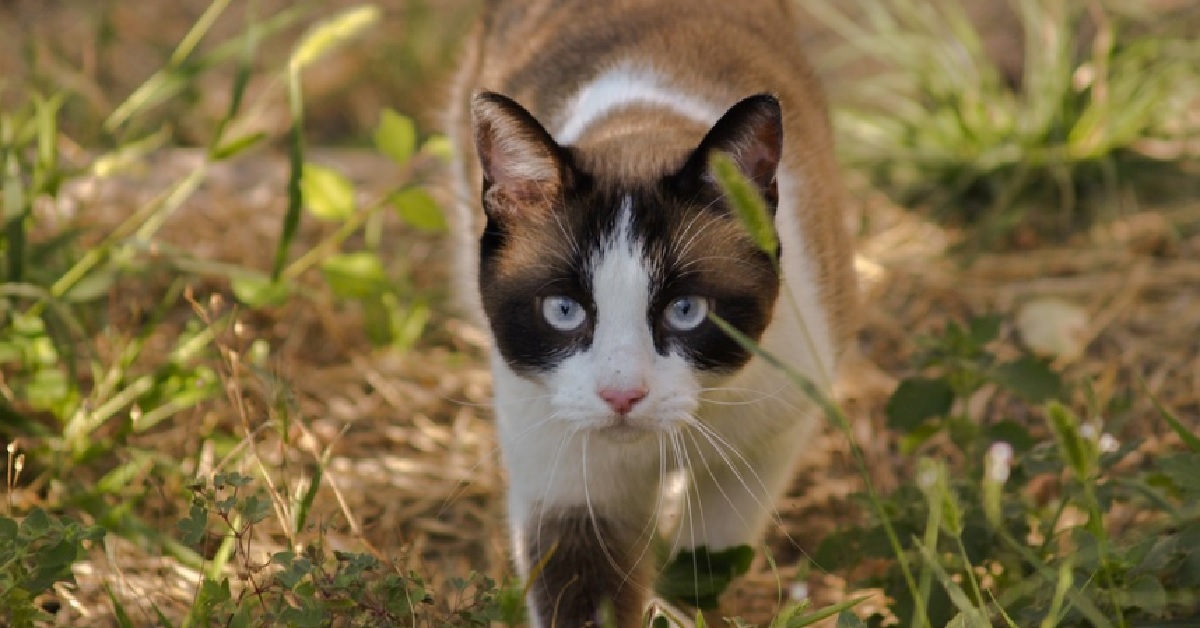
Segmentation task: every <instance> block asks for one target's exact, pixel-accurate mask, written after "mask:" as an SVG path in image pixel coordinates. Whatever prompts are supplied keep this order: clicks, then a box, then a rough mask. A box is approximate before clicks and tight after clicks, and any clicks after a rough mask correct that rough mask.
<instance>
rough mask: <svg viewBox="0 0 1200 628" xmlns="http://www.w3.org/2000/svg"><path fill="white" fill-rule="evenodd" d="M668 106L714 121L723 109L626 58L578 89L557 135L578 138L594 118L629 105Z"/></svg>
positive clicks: (560, 140) (567, 142)
mask: <svg viewBox="0 0 1200 628" xmlns="http://www.w3.org/2000/svg"><path fill="white" fill-rule="evenodd" d="M638 104H650V105H659V106H662V107H667V108H669V109H671V110H672V111H675V112H676V113H679V114H682V115H684V116H686V117H688V118H691V119H693V120H695V121H697V122H702V123H704V124H706V125H711V124H712V123H714V122H716V121H717V119H719V118H720V117H721V115H722V114H723V113H725V111H724V109H722V108H720V107H717V106H715V105H713V104H712V103H710V102H708V101H706V100H704V99H703V98H700V97H698V96H696V95H695V94H691V93H689V92H688V91H687V90H685V89H681V88H679V87H676V86H674V85H672V84H671V81H670V79H669V77H667V76H665V75H663V74H662V73H660V72H657V71H655V70H653V69H651V68H649V67H646V66H642V65H639V64H635V63H633V62H629V61H626V62H624V63H621V64H619V65H616V66H614V67H613V68H611V69H609V70H606V71H604V72H601V73H600V74H599V75H597V76H596V77H595V78H593V79H592V80H591V81H590V82H588V83H585V84H584V85H583V87H581V88H580V89H579V91H578V92H576V93H575V96H574V97H573V98H572V99H571V100H570V101H569V103H568V104H567V106H566V107H565V108H564V109H563V110H562V112H561V113H560V114H559V116H558V117H559V122H558V124H557V125H556V131H557V132H555V133H553V135H554V139H555V140H557V141H558V143H559V144H562V145H564V146H566V145H571V144H574V143H576V142H578V141H579V138H581V137H582V136H583V133H584V132H585V131H586V130H587V129H588V127H590V126H591V125H592V124H593V123H594V122H596V121H597V120H600V119H601V118H603V117H604V116H606V115H608V114H609V113H611V112H613V111H615V110H617V109H620V108H622V107H626V106H629V105H638Z"/></svg>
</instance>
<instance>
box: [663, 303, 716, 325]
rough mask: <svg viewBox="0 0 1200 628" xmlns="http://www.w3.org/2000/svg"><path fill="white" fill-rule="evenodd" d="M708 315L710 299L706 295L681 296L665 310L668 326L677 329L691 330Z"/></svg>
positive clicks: (664, 316)
mask: <svg viewBox="0 0 1200 628" xmlns="http://www.w3.org/2000/svg"><path fill="white" fill-rule="evenodd" d="M706 316H708V299H705V298H704V297H680V298H678V299H675V300H674V301H671V304H670V305H668V306H667V310H666V311H665V312H663V320H664V321H665V322H666V323H667V327H670V328H671V329H674V330H675V331H691V330H693V329H695V328H697V327H699V326H700V323H703V322H704V318H705V317H706Z"/></svg>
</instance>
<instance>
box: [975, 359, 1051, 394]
mask: <svg viewBox="0 0 1200 628" xmlns="http://www.w3.org/2000/svg"><path fill="white" fill-rule="evenodd" d="M992 377H993V379H995V380H996V382H997V383H999V384H1001V385H1003V386H1004V387H1006V388H1008V389H1009V390H1011V391H1013V392H1014V393H1016V394H1018V395H1020V396H1021V397H1022V398H1024V399H1025V400H1026V401H1029V402H1032V403H1041V402H1043V401H1048V400H1050V399H1056V398H1058V397H1059V396H1060V395H1061V394H1062V388H1063V383H1062V378H1061V377H1059V375H1058V373H1055V372H1054V371H1053V370H1051V369H1050V363H1049V362H1046V361H1044V360H1039V359H1037V358H1034V357H1031V356H1026V357H1023V358H1018V359H1016V360H1014V361H1012V362H1006V363H1004V364H1001V365H999V366H997V367H996V368H995V369H994V370H993V372H992Z"/></svg>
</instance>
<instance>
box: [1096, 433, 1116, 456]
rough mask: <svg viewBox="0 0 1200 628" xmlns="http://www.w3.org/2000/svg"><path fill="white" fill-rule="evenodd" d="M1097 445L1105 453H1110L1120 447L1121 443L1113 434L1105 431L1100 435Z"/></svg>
mask: <svg viewBox="0 0 1200 628" xmlns="http://www.w3.org/2000/svg"><path fill="white" fill-rule="evenodd" d="M1099 446H1100V451H1102V452H1104V453H1106V454H1111V453H1112V452H1114V451H1116V450H1118V449H1120V448H1121V443H1120V442H1118V441H1117V439H1116V437H1115V436H1113V435H1112V434H1109V433H1108V432H1105V433H1103V434H1101V435H1100V442H1099Z"/></svg>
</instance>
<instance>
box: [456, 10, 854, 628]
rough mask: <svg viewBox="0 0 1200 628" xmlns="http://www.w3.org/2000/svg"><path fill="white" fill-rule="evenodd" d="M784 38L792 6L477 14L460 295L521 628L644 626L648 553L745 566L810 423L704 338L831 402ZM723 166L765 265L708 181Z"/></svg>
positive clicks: (833, 210) (800, 71)
mask: <svg viewBox="0 0 1200 628" xmlns="http://www.w3.org/2000/svg"><path fill="white" fill-rule="evenodd" d="M796 24H797V23H796V20H795V19H794V16H793V14H792V12H791V10H790V8H789V6H788V1H787V0H740V1H739V2H726V1H723V0H609V1H605V2H597V1H595V0H487V1H485V3H484V6H483V9H482V15H481V17H480V19H479V22H478V23H477V25H476V28H475V30H474V31H473V33H472V34H471V35H470V36H469V38H468V43H467V44H466V49H465V51H464V53H463V58H462V60H461V65H460V68H459V70H458V73H457V74H456V77H455V80H454V85H453V88H452V94H451V101H450V104H449V106H448V108H447V112H446V114H447V131H448V134H449V136H450V139H451V140H452V142H453V144H454V145H455V147H456V149H457V153H458V158H457V160H456V161H455V162H454V167H453V176H454V179H455V182H456V186H457V188H458V189H457V194H458V202H457V203H456V206H455V208H454V212H453V214H454V221H453V223H454V224H453V230H454V238H455V240H454V243H453V245H454V251H455V256H456V260H455V262H456V266H457V282H458V283H459V284H460V286H461V287H462V292H463V300H464V304H465V307H466V308H467V309H468V310H469V311H470V312H473V313H474V314H475V315H477V316H478V320H479V322H480V323H481V324H483V325H485V326H486V328H487V329H488V330H490V334H491V340H492V345H491V368H492V373H493V377H494V388H495V413H496V421H497V433H498V439H499V443H500V450H501V458H502V461H503V465H504V468H505V470H506V472H507V476H508V492H507V514H508V519H509V526H510V530H511V539H512V551H513V554H514V560H515V562H516V564H517V567H518V570H519V572H520V573H521V575H522V576H524V577H525V578H530V577H532V579H533V581H532V582H531V583H530V584H529V592H528V598H527V600H526V603H527V607H528V609H529V613H530V621H531V623H532V625H534V626H538V627H546V628H548V627H550V626H558V627H570V628H573V627H575V626H582V625H599V622H600V621H601V620H602V619H603V618H608V619H609V620H611V621H612V622H613V623H614V625H616V626H619V627H622V628H624V627H626V626H637V625H640V622H642V621H643V614H644V612H645V611H646V607H647V604H648V603H649V600H650V599H651V596H652V591H653V583H654V580H655V569H656V565H655V563H656V553H658V552H657V550H656V547H658V546H664V547H666V550H667V551H668V552H669V553H671V554H673V555H679V554H680V553H681V552H682V553H685V555H690V556H693V557H695V556H697V555H704V554H703V553H705V552H706V553H707V555H708V556H710V557H711V556H713V555H721V553H722V552H724V551H727V550H730V549H732V548H738V547H741V546H746V545H750V546H753V545H755V544H756V543H757V542H758V541H759V539H760V536H761V535H762V534H763V532H764V530H765V528H766V526H767V525H768V523H769V522H770V521H771V519H772V516H773V513H774V512H775V510H774V506H773V504H774V500H776V499H777V498H778V497H779V496H780V495H781V494H782V493H783V491H785V490H786V488H787V485H788V482H789V480H790V477H791V472H792V470H793V468H794V466H795V463H796V461H797V459H798V457H799V456H801V455H803V454H804V452H805V451H806V450H810V449H811V437H812V435H813V434H814V428H815V427H816V426H817V425H818V423H819V416H818V415H819V412H818V411H817V409H816V407H815V404H814V403H813V402H812V401H811V400H810V399H808V398H807V397H806V396H805V395H804V394H803V393H802V392H801V391H800V390H799V389H798V388H797V387H796V386H795V385H793V384H792V383H790V382H789V380H788V378H787V376H786V375H785V374H784V373H783V372H781V371H780V370H779V369H777V368H773V367H772V366H770V365H769V364H767V363H766V361H764V359H763V358H762V357H760V356H756V354H755V353H754V352H753V351H751V350H749V349H748V348H746V347H745V346H743V345H742V344H740V343H739V342H737V340H736V339H734V338H732V337H731V336H730V335H728V334H726V333H724V332H723V331H722V330H721V328H720V327H719V326H718V325H717V323H715V322H714V321H713V320H712V317H717V318H719V319H723V320H724V321H726V322H728V323H729V324H731V325H732V326H733V327H735V328H736V329H737V330H739V331H740V332H741V333H742V334H744V335H745V336H747V337H749V338H751V339H753V340H755V341H757V342H758V343H760V345H761V346H762V347H763V348H764V349H765V350H766V351H768V352H770V353H772V354H773V355H775V356H777V357H779V358H780V359H782V360H783V361H784V362H786V363H787V364H789V365H790V366H791V367H793V368H794V369H796V370H797V371H798V372H800V373H801V374H803V375H805V376H807V377H808V378H810V379H811V380H812V381H814V382H815V383H816V384H817V385H818V386H821V387H824V388H826V389H828V387H829V386H830V385H831V379H832V377H833V375H832V374H833V373H834V370H835V366H836V362H837V359H838V356H839V355H840V354H841V352H842V350H843V348H844V347H845V346H846V344H847V342H848V340H849V338H850V335H851V332H852V331H853V325H852V320H853V318H854V316H853V314H854V310H855V303H854V300H855V299H854V295H855V286H854V276H853V270H852V252H851V240H850V236H849V233H848V230H847V228H846V219H845V216H844V215H843V211H842V205H843V199H842V195H843V190H842V186H841V183H840V182H839V174H838V170H837V167H836V164H835V159H834V154H833V146H832V139H831V130H830V121H829V116H828V110H827V105H826V103H825V99H824V95H823V93H822V91H821V88H820V86H819V85H818V82H817V80H816V78H815V77H814V74H813V72H812V70H811V69H810V68H809V66H808V65H807V64H806V62H805V60H804V57H803V54H802V52H801V42H800V41H799V38H798V34H797V26H796ZM718 152H721V153H725V154H727V155H728V156H730V157H731V158H732V160H733V162H734V163H735V164H736V166H737V167H738V168H739V169H740V170H741V172H742V173H743V174H744V175H745V176H746V177H747V178H749V180H750V181H751V182H752V183H753V185H754V187H755V188H756V189H757V190H758V192H759V193H760V194H761V195H762V197H763V198H764V199H765V201H766V203H767V205H768V207H769V210H770V211H771V215H772V216H773V217H774V222H775V228H776V230H777V236H778V240H779V242H780V247H779V250H778V252H777V253H774V254H773V253H770V252H767V250H764V249H763V248H761V247H759V246H758V244H757V243H756V242H755V241H754V240H753V239H752V238H751V237H750V235H749V233H748V231H747V230H746V228H745V227H744V226H743V224H742V223H741V222H740V221H739V220H738V219H737V218H736V217H735V215H734V214H733V212H732V210H731V207H730V205H729V203H728V202H727V200H726V199H725V197H724V195H723V194H722V191H721V188H719V187H718V186H717V185H716V184H715V182H714V179H713V177H712V175H711V173H710V171H709V163H710V161H709V160H710V158H711V156H712V155H713V154H715V153H718ZM679 486H682V487H683V488H682V489H681V490H674V489H678V488H679ZM672 510H674V511H675V512H676V513H677V515H676V516H674V517H668V516H665V513H669V512H671V511H672ZM687 553H690V554H687ZM695 562H696V564H695V565H694V566H693V568H694V570H695V571H696V574H695V580H696V583H699V582H701V581H702V580H704V579H705V576H707V574H705V573H701V572H703V571H704V570H705V569H706V566H705V565H704V564H703V561H700V560H696V561H695Z"/></svg>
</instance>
